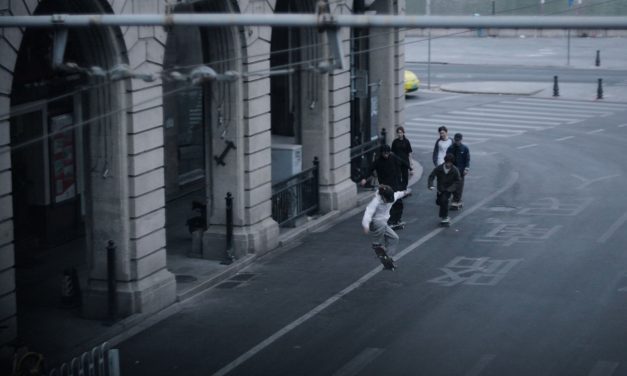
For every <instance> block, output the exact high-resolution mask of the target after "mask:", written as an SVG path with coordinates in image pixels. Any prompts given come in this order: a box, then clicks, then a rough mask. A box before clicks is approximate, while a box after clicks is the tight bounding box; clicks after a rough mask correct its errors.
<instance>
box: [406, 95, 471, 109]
mask: <svg viewBox="0 0 627 376" xmlns="http://www.w3.org/2000/svg"><path fill="white" fill-rule="evenodd" d="M461 97H463V95H455V96H452V97H445V98H437V99H430V100H428V101H424V102H418V103H412V104H410V105H405V108H407V107H414V106H424V105H425V104H431V103H436V102H441V101H448V100H451V99H457V98H461ZM405 103H407V102H405Z"/></svg>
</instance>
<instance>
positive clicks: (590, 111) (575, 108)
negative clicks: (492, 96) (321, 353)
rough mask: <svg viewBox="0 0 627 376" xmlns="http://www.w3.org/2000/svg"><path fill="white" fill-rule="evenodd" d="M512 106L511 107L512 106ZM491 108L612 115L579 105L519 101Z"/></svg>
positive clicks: (604, 110) (501, 103)
mask: <svg viewBox="0 0 627 376" xmlns="http://www.w3.org/2000/svg"><path fill="white" fill-rule="evenodd" d="M510 105H511V106H510ZM491 106H499V107H503V108H504V107H505V106H507V107H513V108H520V107H521V106H525V107H526V106H531V107H532V108H540V109H547V108H550V109H551V110H554V111H566V112H570V111H572V112H574V113H585V114H607V113H612V112H611V111H609V110H606V109H592V108H590V109H582V108H581V106H577V105H568V106H555V105H553V104H551V103H520V102H517V101H503V102H499V103H498V104H495V105H491Z"/></svg>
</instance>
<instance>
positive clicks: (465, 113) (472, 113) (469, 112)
mask: <svg viewBox="0 0 627 376" xmlns="http://www.w3.org/2000/svg"><path fill="white" fill-rule="evenodd" d="M449 114H454V115H463V116H481V117H490V118H504V119H526V120H548V121H551V120H553V121H556V120H564V121H578V120H579V119H575V118H568V119H566V118H560V119H557V118H547V117H544V116H532V115H509V114H490V113H487V112H476V111H473V109H472V108H469V109H466V111H451V112H449Z"/></svg>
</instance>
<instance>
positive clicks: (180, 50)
mask: <svg viewBox="0 0 627 376" xmlns="http://www.w3.org/2000/svg"><path fill="white" fill-rule="evenodd" d="M236 11H237V9H236V8H235V5H234V4H232V3H226V2H224V3H223V2H211V1H197V2H193V3H181V4H177V5H176V6H175V7H174V9H173V12H175V13H177V12H179V13H232V12H236ZM240 37H241V36H240V31H239V29H238V28H235V27H231V28H230V27H221V28H206V27H205V28H202V27H176V26H175V27H172V28H171V29H170V31H169V34H168V40H167V44H166V51H165V66H164V71H165V72H167V73H168V74H169V76H172V75H173V74H174V75H176V74H181V75H182V76H185V77H191V76H195V75H197V74H205V75H209V76H211V75H212V74H215V77H213V78H207V79H205V80H203V82H201V83H198V84H196V85H190V84H189V81H185V82H183V81H177V80H166V81H165V82H164V85H163V91H164V128H165V129H164V145H165V160H166V163H165V179H166V197H167V200H168V204H167V214H166V215H167V228H166V232H167V244H168V257H187V256H192V257H199V258H205V259H214V260H223V259H224V252H223V244H220V245H219V246H217V247H214V246H213V245H211V244H209V243H207V242H204V243H205V244H204V245H203V244H202V242H200V238H199V237H196V236H197V234H194V230H198V231H200V232H202V231H205V230H207V229H208V227H210V226H211V225H212V224H216V223H217V224H222V225H223V224H224V216H225V213H224V211H223V210H221V209H220V208H223V206H224V204H223V200H224V193H225V192H226V191H229V190H233V189H234V187H235V186H236V185H237V184H240V183H239V182H238V179H237V176H238V173H241V171H240V172H238V171H237V170H236V169H233V167H232V166H227V167H224V166H222V165H221V164H220V163H217V162H216V159H215V158H216V157H217V156H219V155H220V154H221V153H222V152H223V150H224V148H225V144H227V143H228V142H235V139H236V138H237V137H239V135H238V133H239V130H238V127H239V126H240V124H239V122H240V118H241V107H242V101H241V99H240V98H241V91H240V89H239V87H240V86H241V82H240V83H238V82H237V78H236V76H237V73H236V74H235V75H234V76H232V79H229V77H227V76H228V74H227V73H228V72H241V70H242V69H241V64H242V63H241V56H242V51H241V45H242V44H241V43H240V40H239V38H240ZM207 68H209V69H207ZM224 170H226V171H227V173H226V174H225V173H224ZM223 187H226V190H225V188H223ZM229 187H230V189H229ZM182 218H188V219H189V218H194V220H192V221H187V222H186V221H184V220H181V219H182ZM198 218H200V219H201V223H204V226H202V228H201V227H198V221H195V219H198ZM192 238H193V239H192ZM173 272H175V273H177V274H179V275H180V274H181V273H182V272H180V271H177V270H173ZM181 280H183V279H181Z"/></svg>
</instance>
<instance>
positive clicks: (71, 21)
mask: <svg viewBox="0 0 627 376" xmlns="http://www.w3.org/2000/svg"><path fill="white" fill-rule="evenodd" d="M88 26H89V27H94V26H209V27H226V26H273V27H318V28H337V27H373V28H401V27H412V28H488V27H489V28H518V29H627V17H615V16H612V17H601V16H586V17H580V16H571V17H560V16H542V17H538V16H479V17H477V16H406V15H330V14H325V15H316V14H302V13H280V14H278V13H275V14H235V13H202V14H199V13H190V14H186V13H176V14H168V15H163V14H134V15H112V14H92V15H87V14H52V15H41V16H0V27H67V28H75V27H88Z"/></svg>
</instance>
